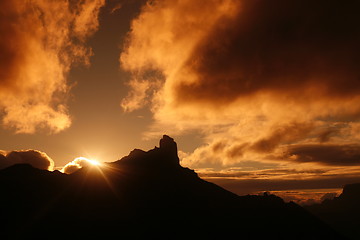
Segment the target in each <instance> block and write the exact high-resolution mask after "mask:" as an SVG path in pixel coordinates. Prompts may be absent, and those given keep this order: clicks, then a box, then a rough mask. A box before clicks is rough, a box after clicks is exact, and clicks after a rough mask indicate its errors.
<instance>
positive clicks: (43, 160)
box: [0, 150, 54, 171]
mask: <svg viewBox="0 0 360 240" xmlns="http://www.w3.org/2000/svg"><path fill="white" fill-rule="evenodd" d="M19 163H27V164H30V165H31V166H33V167H35V168H39V169H44V170H49V171H52V170H53V169H54V161H53V160H52V159H51V158H50V157H49V156H48V155H47V154H46V153H44V152H40V151H38V150H21V151H10V152H6V151H0V169H3V168H7V167H9V166H12V165H14V164H19Z"/></svg>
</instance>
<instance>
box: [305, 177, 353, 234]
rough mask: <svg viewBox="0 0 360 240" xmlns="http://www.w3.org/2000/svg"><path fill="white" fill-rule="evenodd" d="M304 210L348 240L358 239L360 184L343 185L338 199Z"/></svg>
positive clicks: (328, 200)
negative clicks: (348, 239)
mask: <svg viewBox="0 0 360 240" xmlns="http://www.w3.org/2000/svg"><path fill="white" fill-rule="evenodd" d="M306 209H308V210H309V211H310V212H312V213H313V214H314V215H316V216H318V217H319V218H320V219H322V220H323V221H324V222H326V223H328V224H329V225H331V226H332V227H333V228H334V229H336V230H337V231H339V232H341V233H343V234H344V235H346V236H348V237H349V238H350V239H354V240H357V239H360V183H357V184H349V185H345V187H344V189H343V192H342V193H341V194H340V196H339V197H336V198H334V199H326V200H324V201H323V202H322V203H321V204H314V205H312V206H307V207H306Z"/></svg>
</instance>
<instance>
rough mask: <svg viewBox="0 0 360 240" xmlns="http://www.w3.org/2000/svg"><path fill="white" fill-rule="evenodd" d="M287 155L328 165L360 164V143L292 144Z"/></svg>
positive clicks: (298, 159) (297, 159)
mask: <svg viewBox="0 0 360 240" xmlns="http://www.w3.org/2000/svg"><path fill="white" fill-rule="evenodd" d="M286 154H287V156H288V157H290V159H292V160H294V161H297V162H318V163H322V164H326V165H338V166H342V165H344V166H347V165H349V166H350V165H360V145H359V144H344V145H335V144H326V145H323V144H298V145H293V146H290V147H289V148H288V150H287V153H286Z"/></svg>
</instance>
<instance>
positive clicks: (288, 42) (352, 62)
mask: <svg viewBox="0 0 360 240" xmlns="http://www.w3.org/2000/svg"><path fill="white" fill-rule="evenodd" d="M359 5H360V3H358V2H357V1H350V2H348V3H347V4H339V3H338V2H337V1H325V0H321V1H318V2H316V3H313V1H310V0H305V1H304V0H296V1H291V2H290V1H283V0H275V1H271V2H268V1H231V0H211V1H205V0H204V1H196V3H195V2H194V1H175V0H173V1H165V2H164V1H152V4H147V5H145V6H144V7H143V8H142V11H141V13H140V15H139V16H138V17H137V18H136V19H134V20H133V22H132V26H131V30H130V32H129V35H128V40H127V43H126V45H125V50H124V52H123V53H122V54H121V56H120V62H121V66H122V67H123V68H124V69H125V70H128V71H129V72H131V73H132V76H133V79H132V80H131V81H130V84H129V86H130V87H131V90H130V94H129V96H128V97H127V98H125V99H124V100H123V102H122V106H123V108H124V109H125V110H127V111H131V110H136V109H138V108H140V107H143V106H144V104H148V105H149V107H150V108H151V110H152V112H153V114H154V120H155V122H154V124H153V125H152V126H151V128H150V129H149V132H148V133H147V134H148V135H149V136H151V135H152V134H159V132H163V131H166V132H167V133H169V134H181V133H183V132H186V131H190V130H193V129H197V130H200V131H201V132H202V133H203V135H204V145H203V146H201V147H199V148H198V149H196V150H195V151H194V152H192V153H182V155H183V164H184V165H187V166H192V167H200V166H202V167H205V166H206V165H209V164H210V165H212V166H214V167H219V166H236V165H238V164H239V163H241V162H244V161H250V160H251V161H254V162H261V163H266V162H277V164H291V163H292V162H294V161H295V162H297V164H299V165H301V164H302V163H305V161H302V162H301V161H300V160H299V159H300V158H298V159H297V160H296V159H295V158H294V157H290V155H285V154H284V152H288V151H289V147H291V146H293V147H294V146H299V147H300V146H305V145H306V144H310V145H311V146H318V145H319V148H321V144H324V143H326V144H330V145H331V144H332V145H333V146H340V145H341V146H347V145H348V144H350V145H352V144H354V143H356V141H358V139H359V137H358V134H357V133H356V130H355V129H357V128H358V126H357V125H358V121H359V120H360V119H359V116H360V106H359V104H358V102H359V101H360V84H359V76H360V70H359V67H358V62H359V56H360V47H359V44H358V42H359V40H360V39H359V37H360V30H359V28H358V27H357V25H356V24H355V23H358V22H360V16H359V15H358V14H357V13H356V10H355V9H357V8H358V7H359ZM155 82H156V83H155ZM144 86H146V87H144ZM313 149H315V148H313ZM303 150H304V149H303ZM314 151H315V150H314ZM334 151H336V152H337V153H340V152H342V153H345V152H344V151H342V150H340V149H337V150H334ZM298 154H300V153H298ZM314 154H315V153H314ZM307 159H309V158H307ZM313 159H314V160H313V162H315V163H316V164H318V163H322V164H325V163H324V162H323V161H320V158H313ZM349 159H352V160H354V159H353V158H347V160H349ZM349 161H350V160H349ZM349 161H347V163H346V165H351V164H350V163H349ZM333 162H337V163H338V162H340V161H337V160H333ZM354 165H357V163H354Z"/></svg>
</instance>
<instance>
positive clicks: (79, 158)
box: [75, 157, 101, 166]
mask: <svg viewBox="0 0 360 240" xmlns="http://www.w3.org/2000/svg"><path fill="white" fill-rule="evenodd" d="M75 160H80V161H85V162H87V163H89V164H91V165H94V166H100V165H101V164H100V162H99V161H97V160H95V159H89V158H86V157H78V158H76V159H75Z"/></svg>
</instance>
